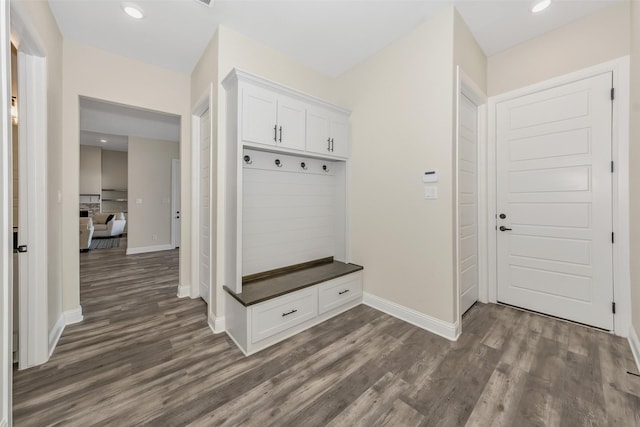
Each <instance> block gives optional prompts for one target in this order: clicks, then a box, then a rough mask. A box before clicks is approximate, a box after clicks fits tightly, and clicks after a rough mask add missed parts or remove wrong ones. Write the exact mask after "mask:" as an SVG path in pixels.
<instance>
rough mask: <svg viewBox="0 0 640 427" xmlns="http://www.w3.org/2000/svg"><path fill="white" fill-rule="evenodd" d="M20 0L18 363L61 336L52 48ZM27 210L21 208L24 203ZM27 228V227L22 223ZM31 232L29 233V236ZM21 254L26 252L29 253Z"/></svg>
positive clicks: (30, 361)
mask: <svg viewBox="0 0 640 427" xmlns="http://www.w3.org/2000/svg"><path fill="white" fill-rule="evenodd" d="M37 34H38V33H37V31H36V29H35V28H34V27H33V24H31V23H30V21H29V19H28V18H27V12H26V11H25V10H24V6H23V5H22V4H21V3H20V2H12V3H11V39H12V41H13V43H14V45H15V46H16V49H17V50H18V91H19V93H20V102H19V103H18V114H19V117H20V121H19V123H18V133H19V143H18V145H19V147H20V152H21V153H25V152H26V153H27V155H26V156H24V155H23V156H21V157H22V158H21V159H20V172H19V173H20V178H19V179H20V199H21V200H26V205H27V206H28V211H27V212H26V213H25V214H23V213H22V212H21V213H20V216H21V220H23V219H24V218H25V217H26V218H27V221H26V222H27V226H26V227H27V232H26V233H22V234H23V236H21V237H19V238H20V240H19V244H26V245H27V246H28V250H29V252H27V254H26V256H28V260H27V262H28V269H27V268H26V267H25V266H24V264H23V262H20V267H19V269H20V271H21V273H22V274H21V278H20V282H19V310H20V313H19V322H20V324H19V326H18V340H19V341H18V342H19V346H18V367H19V369H26V368H29V367H32V366H36V365H40V364H42V363H45V362H46V361H47V360H48V359H49V356H50V355H51V353H52V352H53V349H54V348H55V345H56V344H57V338H59V335H58V334H56V335H57V336H53V337H49V325H48V276H47V265H48V256H47V248H48V247H47V240H48V238H47V236H48V227H47V217H48V214H47V196H46V195H47V194H48V190H47V58H46V56H47V53H46V49H45V47H44V44H43V43H42V41H41V40H40V38H39V36H38V35H37ZM21 211H22V209H21ZM20 231H23V227H20ZM24 234H26V236H24ZM24 256H25V254H22V255H21V257H24Z"/></svg>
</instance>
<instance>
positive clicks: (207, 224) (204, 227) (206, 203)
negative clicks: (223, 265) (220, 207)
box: [198, 109, 211, 304]
mask: <svg viewBox="0 0 640 427" xmlns="http://www.w3.org/2000/svg"><path fill="white" fill-rule="evenodd" d="M210 120H211V118H210V112H209V109H207V111H205V112H204V113H202V115H201V116H200V197H199V199H200V200H199V205H200V224H199V231H198V234H199V236H200V238H199V241H200V244H199V247H200V249H199V254H198V260H199V262H198V264H199V275H198V276H199V284H198V285H199V287H200V296H201V297H202V299H203V300H205V301H206V302H207V304H208V303H209V284H210V283H211V191H210V187H211V184H210V182H211V180H210V177H211V135H210V132H211V130H210V129H211V127H210Z"/></svg>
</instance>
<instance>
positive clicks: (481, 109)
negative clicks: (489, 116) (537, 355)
mask: <svg viewBox="0 0 640 427" xmlns="http://www.w3.org/2000/svg"><path fill="white" fill-rule="evenodd" d="M456 86H457V95H456V129H455V137H456V139H455V150H454V151H455V154H454V165H455V166H454V173H455V174H456V184H455V188H454V199H455V204H454V211H455V212H454V233H455V234H454V241H455V245H456V259H455V265H456V269H455V292H456V299H455V313H456V319H457V324H458V325H460V332H462V315H463V314H464V313H462V310H461V309H460V307H461V298H462V295H460V265H459V264H460V244H459V239H460V224H459V216H460V213H459V208H460V200H459V199H458V198H459V192H460V188H459V186H460V177H459V169H458V168H459V165H458V156H459V145H460V102H461V97H462V96H463V95H464V96H466V97H467V98H468V99H469V100H470V101H471V102H472V103H473V104H474V105H475V106H476V115H477V124H478V125H477V129H476V143H477V150H476V180H477V182H476V186H477V187H476V188H477V189H476V194H477V200H476V210H477V218H476V221H477V224H478V229H477V236H476V237H477V248H476V253H477V260H476V263H477V267H478V273H477V274H478V299H479V300H480V301H483V300H484V299H485V298H484V294H485V288H486V285H487V283H486V280H483V273H484V271H485V270H486V261H487V258H486V256H485V254H484V251H482V250H480V248H482V247H483V246H485V245H486V232H485V229H484V227H482V226H481V224H482V223H483V222H482V221H484V220H485V215H484V211H485V210H486V204H485V203H484V201H483V200H482V197H480V195H481V194H486V193H485V190H486V188H484V187H483V185H486V182H485V180H484V179H482V178H481V177H482V172H483V171H484V170H485V162H483V154H484V153H485V151H486V138H485V132H484V130H485V128H484V122H485V121H486V103H487V96H486V94H485V93H484V91H483V90H482V89H481V88H480V86H478V85H477V84H476V82H474V81H473V79H471V77H469V76H468V75H467V74H466V73H465V72H464V70H462V69H461V68H460V66H457V67H456Z"/></svg>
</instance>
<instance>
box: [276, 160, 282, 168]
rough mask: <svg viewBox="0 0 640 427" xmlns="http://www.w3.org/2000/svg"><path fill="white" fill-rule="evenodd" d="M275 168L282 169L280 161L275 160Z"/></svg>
mask: <svg viewBox="0 0 640 427" xmlns="http://www.w3.org/2000/svg"><path fill="white" fill-rule="evenodd" d="M275 163H276V166H277V167H279V168H281V167H282V162H281V161H280V159H276V162H275Z"/></svg>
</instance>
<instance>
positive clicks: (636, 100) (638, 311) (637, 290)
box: [629, 2, 640, 333]
mask: <svg viewBox="0 0 640 427" xmlns="http://www.w3.org/2000/svg"><path fill="white" fill-rule="evenodd" d="M630 12H631V13H630V17H631V19H630V20H631V76H632V78H631V118H630V119H631V120H630V123H631V129H630V144H629V164H630V165H631V167H630V168H629V175H630V204H631V206H630V208H631V212H630V222H631V239H630V240H631V260H632V262H631V317H632V320H633V328H634V329H635V331H636V333H638V332H640V264H638V262H637V260H638V259H639V257H640V168H639V167H637V165H638V164H640V80H639V77H638V76H640V3H638V2H632V4H631V11H630ZM634 261H636V262H634Z"/></svg>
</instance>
